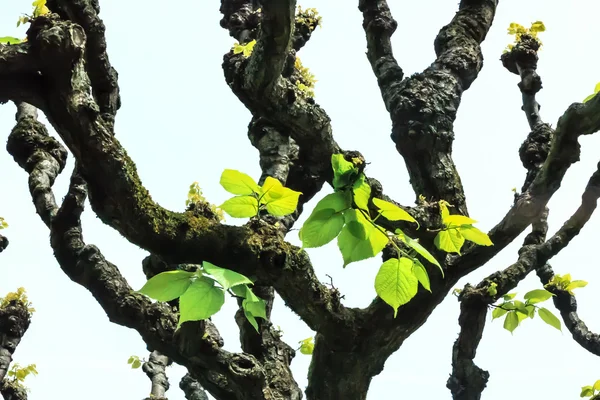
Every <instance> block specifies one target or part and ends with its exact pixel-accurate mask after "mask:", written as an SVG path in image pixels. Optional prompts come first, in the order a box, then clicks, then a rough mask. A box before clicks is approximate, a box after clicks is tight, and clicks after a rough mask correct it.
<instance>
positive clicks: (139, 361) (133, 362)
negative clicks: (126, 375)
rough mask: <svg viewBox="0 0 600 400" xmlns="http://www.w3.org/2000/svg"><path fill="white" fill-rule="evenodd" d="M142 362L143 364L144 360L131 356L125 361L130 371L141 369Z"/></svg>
mask: <svg viewBox="0 0 600 400" xmlns="http://www.w3.org/2000/svg"><path fill="white" fill-rule="evenodd" d="M142 362H145V360H143V359H140V358H139V357H138V356H131V357H129V359H128V360H127V364H129V365H131V369H137V368H139V367H141V366H142Z"/></svg>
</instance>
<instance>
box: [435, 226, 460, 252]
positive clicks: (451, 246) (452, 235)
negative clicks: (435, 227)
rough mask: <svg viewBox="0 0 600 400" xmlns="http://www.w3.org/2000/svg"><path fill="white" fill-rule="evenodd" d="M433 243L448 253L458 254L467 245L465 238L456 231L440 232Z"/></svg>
mask: <svg viewBox="0 0 600 400" xmlns="http://www.w3.org/2000/svg"><path fill="white" fill-rule="evenodd" d="M433 243H434V244H435V246H436V247H437V248H438V249H440V250H443V251H445V252H447V253H458V254H460V249H461V247H462V245H463V244H464V243H465V238H464V237H463V236H462V235H461V234H460V232H459V231H458V230H456V229H449V230H446V231H439V232H438V234H437V236H436V237H435V239H434V241H433Z"/></svg>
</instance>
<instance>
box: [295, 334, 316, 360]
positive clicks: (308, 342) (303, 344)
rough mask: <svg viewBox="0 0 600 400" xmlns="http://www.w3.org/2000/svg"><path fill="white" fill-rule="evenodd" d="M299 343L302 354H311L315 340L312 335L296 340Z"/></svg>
mask: <svg viewBox="0 0 600 400" xmlns="http://www.w3.org/2000/svg"><path fill="white" fill-rule="evenodd" d="M298 343H299V344H300V348H299V350H300V353H302V354H304V355H307V356H309V355H311V354H312V353H313V350H314V349H315V342H314V338H313V337H309V338H306V339H304V340H301V341H299V342H298Z"/></svg>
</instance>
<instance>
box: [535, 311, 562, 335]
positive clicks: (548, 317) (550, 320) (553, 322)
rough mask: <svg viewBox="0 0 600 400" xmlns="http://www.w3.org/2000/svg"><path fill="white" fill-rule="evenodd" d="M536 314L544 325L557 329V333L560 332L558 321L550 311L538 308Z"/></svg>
mask: <svg viewBox="0 0 600 400" xmlns="http://www.w3.org/2000/svg"><path fill="white" fill-rule="evenodd" d="M538 314H539V316H540V318H541V319H542V320H543V321H544V322H545V323H547V324H548V325H550V326H552V327H554V328H556V329H558V330H559V331H560V330H562V329H561V323H560V320H559V319H558V318H557V317H556V315H554V314H553V313H552V312H551V311H550V310H548V309H547V308H544V307H540V308H539V309H538Z"/></svg>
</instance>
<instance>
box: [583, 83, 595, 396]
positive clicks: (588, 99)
mask: <svg viewBox="0 0 600 400" xmlns="http://www.w3.org/2000/svg"><path fill="white" fill-rule="evenodd" d="M595 96H596V93H592V94H590V95H589V96H588V97H586V98H585V99H583V101H582V103H587V102H588V101H590V100H591V99H593V98H594V97H595ZM582 397H583V396H582Z"/></svg>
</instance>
